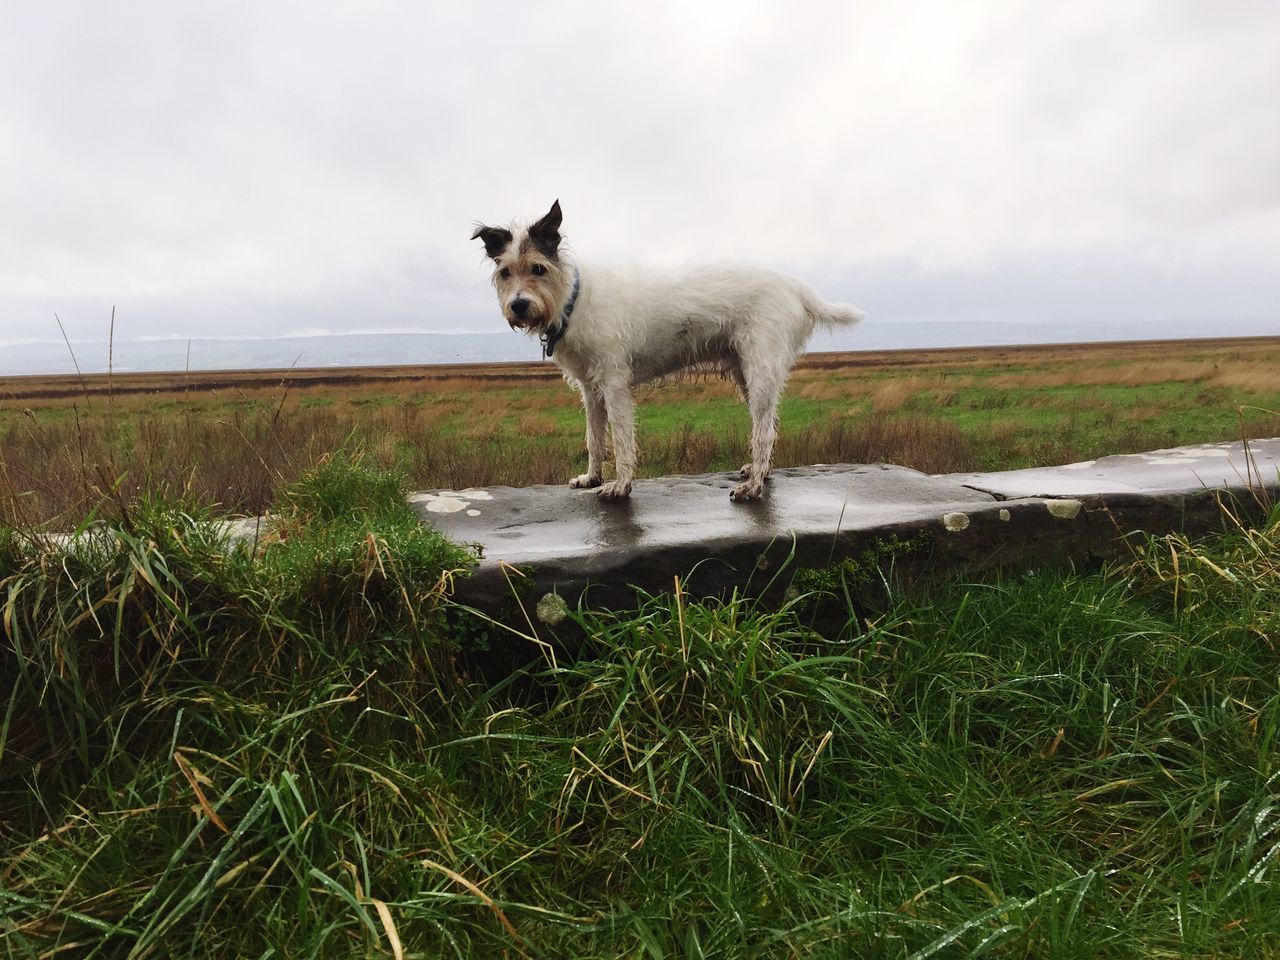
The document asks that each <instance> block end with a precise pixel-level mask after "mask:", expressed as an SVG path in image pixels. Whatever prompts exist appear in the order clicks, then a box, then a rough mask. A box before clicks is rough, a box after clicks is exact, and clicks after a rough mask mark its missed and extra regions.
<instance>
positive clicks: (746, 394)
mask: <svg viewBox="0 0 1280 960" xmlns="http://www.w3.org/2000/svg"><path fill="white" fill-rule="evenodd" d="M728 370H729V376H731V377H733V382H734V383H735V384H737V386H738V396H739V397H741V398H742V402H743V404H744V405H745V406H746V407H747V409H748V410H749V409H751V391H750V390H749V389H748V388H747V378H746V377H745V376H744V375H743V373H742V364H740V363H738V362H737V360H734V361H733V363H732V365H731V366H730V367H729V368H728ZM771 472H772V468H769V469H767V470H766V471H765V476H768V475H769V473H771ZM738 479H740V480H749V479H751V464H750V463H744V464H743V465H742V467H741V469H739V470H738Z"/></svg>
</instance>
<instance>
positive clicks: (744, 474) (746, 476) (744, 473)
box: [738, 463, 773, 480]
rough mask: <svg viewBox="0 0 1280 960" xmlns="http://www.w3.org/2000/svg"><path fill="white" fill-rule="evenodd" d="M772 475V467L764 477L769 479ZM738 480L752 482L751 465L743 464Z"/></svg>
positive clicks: (739, 470)
mask: <svg viewBox="0 0 1280 960" xmlns="http://www.w3.org/2000/svg"><path fill="white" fill-rule="evenodd" d="M771 473H773V467H770V468H769V469H768V470H766V471H765V472H764V475H765V476H766V477H768V476H769V474H771ZM738 479H739V480H750V479H751V464H749V463H744V464H743V465H742V466H741V467H740V468H739V469H738Z"/></svg>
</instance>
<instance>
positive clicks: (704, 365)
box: [471, 200, 862, 500]
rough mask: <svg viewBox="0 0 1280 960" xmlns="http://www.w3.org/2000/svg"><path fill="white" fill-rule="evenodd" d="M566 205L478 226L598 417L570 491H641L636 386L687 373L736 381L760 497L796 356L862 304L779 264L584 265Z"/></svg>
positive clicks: (519, 318)
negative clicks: (660, 272)
mask: <svg viewBox="0 0 1280 960" xmlns="http://www.w3.org/2000/svg"><path fill="white" fill-rule="evenodd" d="M560 223H561V214H560V201H559V200H557V201H556V202H555V203H554V204H552V206H551V210H550V211H549V212H548V213H547V214H546V216H544V217H543V218H542V219H541V220H538V221H537V222H536V223H534V224H532V225H530V226H528V227H525V226H523V225H522V224H520V223H512V224H511V225H510V226H509V227H486V226H477V227H476V231H475V233H474V234H472V237H471V238H472V239H473V240H475V239H480V240H483V241H484V249H485V253H486V254H487V255H488V256H489V257H490V258H492V260H493V262H494V271H493V283H494V286H495V287H496V288H497V291H498V303H499V304H500V305H501V307H502V315H503V316H504V317H505V318H506V320H507V323H509V324H510V325H511V327H512V328H513V329H520V330H524V331H525V332H526V333H536V334H538V335H539V336H540V337H541V338H542V342H543V344H544V348H545V350H546V353H547V355H548V356H550V357H551V358H552V359H553V360H555V362H556V363H557V364H559V366H560V368H561V370H563V371H564V374H565V378H566V379H567V380H568V381H569V382H570V383H572V384H573V385H574V386H575V387H576V388H577V389H578V390H579V391H580V392H581V393H582V404H583V406H584V407H585V408H586V413H587V472H586V473H584V474H583V475H582V476H580V477H574V478H573V479H572V480H570V481H569V486H571V487H600V491H599V493H600V497H601V498H602V499H605V500H617V499H620V498H623V497H626V496H629V495H630V493H631V484H632V481H633V480H634V478H635V470H636V441H635V401H634V400H633V398H632V396H631V388H632V387H635V386H638V385H640V384H642V383H646V382H648V381H651V380H654V379H656V378H658V377H662V376H664V375H666V374H671V373H677V372H680V371H683V370H688V369H691V368H692V369H695V370H696V369H702V370H715V371H718V372H720V373H722V374H727V375H728V376H731V377H733V379H734V381H735V382H736V383H737V385H738V389H739V390H740V392H741V394H742V397H743V400H744V401H745V402H746V404H747V407H748V409H749V410H750V411H751V462H750V463H748V464H746V465H745V466H744V467H743V468H742V483H740V484H738V485H737V486H736V487H734V488H733V491H732V492H731V493H730V497H731V498H732V499H734V500H755V499H757V498H758V497H760V495H761V494H762V493H763V492H764V481H765V477H766V476H768V474H769V463H770V459H771V457H772V455H773V441H774V437H775V436H776V434H777V411H778V399H779V398H780V397H781V396H782V390H783V388H784V387H785V386H786V383H787V377H788V375H789V374H790V372H791V365H792V364H793V363H794V362H795V358H796V355H797V354H798V353H799V352H800V350H801V348H802V347H803V346H804V344H805V341H806V340H808V339H809V335H810V334H811V333H812V332H813V328H814V326H815V325H817V324H822V325H824V326H833V325H836V324H852V323H856V322H857V321H859V320H861V319H862V315H861V314H860V313H859V312H858V311H857V310H855V309H854V308H853V307H850V306H846V305H834V304H829V303H826V302H824V301H823V300H822V298H821V297H819V296H818V295H817V294H815V293H814V292H813V291H812V290H810V289H809V288H808V287H806V286H805V285H804V284H803V283H801V282H800V281H799V280H795V279H793V278H791V277H788V276H786V275H785V274H781V273H777V272H774V271H772V270H763V269H760V268H757V267H745V266H716V267H704V268H701V269H697V270H691V271H688V272H686V273H684V274H681V275H679V276H672V277H655V276H651V275H650V274H649V273H647V272H640V271H621V270H606V269H602V268H599V267H586V266H579V265H578V264H577V263H576V262H575V261H574V259H573V258H572V257H571V256H570V255H569V254H568V252H567V251H566V250H565V249H564V248H563V247H562V245H561V238H560ZM606 420H607V421H608V423H609V426H610V427H611V428H612V431H613V448H614V454H615V456H616V458H617V473H616V477H615V479H614V480H611V481H610V482H609V483H604V476H603V469H604V461H605V456H606V452H605V422H606Z"/></svg>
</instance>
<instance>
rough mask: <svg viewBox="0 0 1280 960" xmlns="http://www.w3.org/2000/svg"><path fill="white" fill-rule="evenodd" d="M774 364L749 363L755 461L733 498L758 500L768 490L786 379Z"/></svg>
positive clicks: (749, 404) (746, 470) (748, 407)
mask: <svg viewBox="0 0 1280 960" xmlns="http://www.w3.org/2000/svg"><path fill="white" fill-rule="evenodd" d="M775 366H776V365H774V364H768V363H766V364H760V365H756V364H751V363H748V364H745V365H744V369H743V374H744V375H745V378H746V382H747V409H748V410H750V411H751V462H750V463H749V464H747V465H746V466H744V467H743V471H744V472H745V474H746V476H745V477H744V479H743V482H742V483H740V484H738V485H737V486H736V487H734V488H733V491H732V492H731V493H730V494H729V496H730V498H731V499H733V500H756V499H758V498H759V497H760V496H761V495H762V494H763V493H764V479H765V477H767V476H768V475H769V469H770V461H771V460H772V459H773V442H774V440H775V439H776V438H777V435H778V399H779V397H781V396H782V388H783V386H784V384H785V379H784V378H781V377H778V376H776V370H775Z"/></svg>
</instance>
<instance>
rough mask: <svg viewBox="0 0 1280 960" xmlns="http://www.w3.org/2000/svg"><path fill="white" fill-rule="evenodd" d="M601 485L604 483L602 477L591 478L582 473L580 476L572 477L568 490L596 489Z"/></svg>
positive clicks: (589, 475) (587, 474)
mask: <svg viewBox="0 0 1280 960" xmlns="http://www.w3.org/2000/svg"><path fill="white" fill-rule="evenodd" d="M602 483H604V479H603V478H602V477H593V476H592V475H591V474H589V473H584V474H583V475H582V476H580V477H574V478H573V479H572V480H570V481H569V488H570V489H571V490H590V489H591V488H592V487H598V486H600V484H602Z"/></svg>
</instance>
